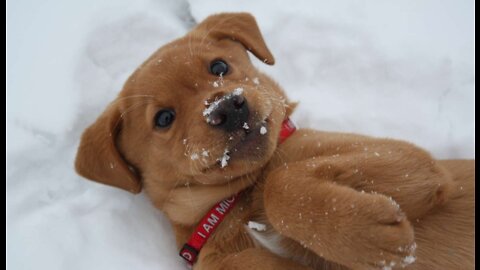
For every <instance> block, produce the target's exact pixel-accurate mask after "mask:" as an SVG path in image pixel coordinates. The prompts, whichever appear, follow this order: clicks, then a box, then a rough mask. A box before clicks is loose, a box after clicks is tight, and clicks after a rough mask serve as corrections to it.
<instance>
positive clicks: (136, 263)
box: [7, 0, 475, 270]
mask: <svg viewBox="0 0 480 270" xmlns="http://www.w3.org/2000/svg"><path fill="white" fill-rule="evenodd" d="M239 2H240V1H227V0H224V1H221V2H219V1H213V0H211V1H210V0H208V1H206V0H201V1H200V0H198V1H190V3H188V2H184V1H173V0H172V1H170V2H168V1H166V0H161V1H148V0H142V1H127V0H111V1H96V0H83V1H61V0H53V1H33V0H31V1H28V0H15V1H9V3H8V54H7V55H8V64H7V67H8V76H7V78H8V93H7V98H8V109H7V112H8V117H7V123H8V131H7V135H8V140H7V146H8V150H7V158H8V166H7V167H8V172H7V193H8V196H7V203H8V206H7V210H8V214H7V217H8V221H7V225H8V232H7V236H8V243H7V248H8V257H7V259H8V263H7V266H8V269H48V270H56V269H117V270H121V269H185V266H184V264H183V262H182V261H181V259H180V258H179V257H178V256H177V251H176V249H175V248H174V239H173V236H172V234H171V228H170V226H169V225H168V222H167V221H166V219H165V218H164V217H163V216H162V214H161V213H160V212H158V211H157V210H155V209H154V208H153V207H151V206H150V204H149V202H148V200H147V199H146V197H145V196H144V195H143V194H142V195H138V196H133V195H130V194H127V193H126V192H123V191H120V190H116V189H113V188H108V187H104V186H101V185H97V184H94V183H92V182H87V181H84V180H83V179H81V178H80V177H79V176H77V175H76V174H75V173H74V171H73V166H72V163H73V158H74V155H75V148H76V146H77V143H78V139H79V135H80V133H81V132H82V130H83V129H84V128H85V127H86V125H87V124H89V123H91V122H92V121H93V120H94V119H95V118H96V116H97V115H98V114H99V112H100V111H101V110H103V108H104V107H105V105H106V104H107V103H108V102H109V101H110V100H112V99H113V97H114V96H115V95H116V93H117V92H118V90H119V89H120V88H121V85H122V83H123V81H124V80H125V79H126V77H127V76H128V75H129V74H130V73H131V72H132V71H133V70H134V68H135V67H136V66H137V65H139V64H140V63H141V62H142V60H144V59H145V58H146V57H147V56H148V55H149V54H150V53H152V52H153V51H154V50H155V49H156V48H157V47H159V46H161V45H162V44H164V43H165V42H167V41H169V40H171V39H173V38H175V37H179V36H181V35H182V34H184V33H185V32H186V31H187V30H188V29H189V28H190V27H191V26H192V25H193V23H194V21H199V20H201V19H203V18H205V17H206V16H207V15H208V14H211V13H213V12H219V11H250V12H252V13H253V14H254V15H255V16H256V17H257V19H258V22H259V24H260V26H261V28H262V30H263V32H264V35H265V38H266V41H267V43H268V45H269V46H270V48H271V50H272V52H273V54H274V55H275V57H276V60H277V64H276V65H275V66H273V67H266V66H264V65H262V64H261V63H257V65H258V66H259V67H260V68H261V69H263V70H265V71H266V72H267V73H269V74H271V75H272V76H273V77H274V78H275V79H277V80H278V81H279V82H280V84H281V85H282V86H283V87H284V88H285V89H286V91H287V92H288V94H289V95H290V96H291V97H292V98H293V99H296V100H298V101H300V102H301V105H300V107H299V110H298V111H297V112H296V114H295V117H294V118H295V119H296V120H297V122H298V123H299V124H300V125H301V126H304V127H307V126H308V127H314V128H318V129H324V130H336V131H346V132H358V133H364V134H370V135H375V136H388V137H394V138H401V139H406V140H410V141H412V142H415V143H417V144H418V145H420V146H422V147H424V148H426V149H428V150H430V151H431V152H432V153H433V154H434V155H435V156H436V157H438V158H460V157H463V158H473V157H474V156H475V150H474V144H475V141H474V135H475V123H474V122H475V117H474V110H475V103H474V97H475V90H474V85H475V70H474V1H473V0H466V1H459V0H448V1H437V0H425V1H418V0H408V1H396V2H395V3H392V2H391V1H383V0H375V1H374V0H369V1H354V0H349V1H335V0H332V1H302V0H295V1H261V0H256V1H248V3H245V4H244V5H241V4H239ZM244 2H247V1H244ZM273 3H275V4H273Z"/></svg>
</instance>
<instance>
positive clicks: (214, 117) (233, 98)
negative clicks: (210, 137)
mask: <svg viewBox="0 0 480 270" xmlns="http://www.w3.org/2000/svg"><path fill="white" fill-rule="evenodd" d="M249 113H250V112H249V110H248V105H247V100H246V99H245V97H244V96H243V95H241V94H238V93H231V94H228V95H225V96H223V97H222V98H220V99H218V100H216V101H214V102H212V103H211V104H210V105H209V107H208V108H207V109H205V111H204V112H203V115H204V116H205V117H206V119H207V123H208V124H210V125H212V126H214V127H218V128H221V129H223V130H225V131H228V132H231V131H234V130H237V129H241V128H242V127H243V125H244V124H245V123H246V122H247V120H248V115H249Z"/></svg>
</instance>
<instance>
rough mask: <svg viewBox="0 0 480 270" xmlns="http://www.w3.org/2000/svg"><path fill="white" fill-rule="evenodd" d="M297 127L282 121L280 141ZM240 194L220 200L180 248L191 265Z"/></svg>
mask: <svg viewBox="0 0 480 270" xmlns="http://www.w3.org/2000/svg"><path fill="white" fill-rule="evenodd" d="M296 129H297V127H296V126H295V124H294V123H293V122H292V120H290V118H288V117H287V118H286V119H285V120H283V122H282V129H281V130H280V136H279V138H278V143H279V144H280V143H282V142H284V141H285V140H286V139H287V138H288V137H290V136H291V135H292V134H293V132H295V130H296ZM238 195H239V194H235V195H233V196H232V197H230V198H227V199H224V200H223V201H220V202H219V203H217V204H216V205H215V206H213V207H212V209H210V211H208V213H207V214H206V215H205V216H204V217H203V218H202V220H200V223H198V225H197V228H195V231H194V232H193V234H192V235H191V236H190V239H189V240H188V242H187V243H185V244H184V245H183V247H182V249H181V250H180V256H181V257H182V258H184V259H185V260H186V261H187V262H188V264H189V265H193V264H194V263H195V261H196V259H197V256H198V253H200V250H201V249H202V247H203V246H204V245H205V243H206V242H207V240H208V238H209V237H210V236H211V235H212V234H213V232H214V231H215V230H216V229H217V227H218V226H219V225H220V223H222V221H223V219H224V218H225V216H226V215H227V214H228V213H229V212H230V210H232V208H233V207H234V206H235V203H236V202H237V199H238Z"/></svg>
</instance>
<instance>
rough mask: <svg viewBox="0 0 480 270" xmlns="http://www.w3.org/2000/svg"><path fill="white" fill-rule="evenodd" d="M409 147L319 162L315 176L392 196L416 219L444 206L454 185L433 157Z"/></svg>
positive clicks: (408, 215)
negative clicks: (389, 152)
mask: <svg viewBox="0 0 480 270" xmlns="http://www.w3.org/2000/svg"><path fill="white" fill-rule="evenodd" d="M408 146H409V147H407V149H403V150H402V149H399V150H398V149H397V150H398V151H395V152H394V153H393V154H390V155H389V154H388V151H385V150H384V148H383V147H382V149H383V151H384V152H381V151H380V149H379V150H378V151H379V152H374V153H377V154H364V153H356V154H352V155H346V156H341V157H338V158H328V159H325V160H323V161H318V162H316V164H315V165H316V166H318V168H317V169H316V170H315V175H316V176H317V177H324V176H328V175H330V176H332V177H333V179H334V180H335V181H336V182H337V183H338V184H341V185H346V186H349V187H352V188H354V189H356V190H358V191H365V192H376V193H381V194H384V195H387V196H389V197H392V198H393V199H394V200H395V201H396V202H397V203H398V204H400V206H401V208H402V211H404V212H405V214H406V215H407V217H408V218H409V219H410V220H415V219H417V218H420V217H422V216H424V215H425V214H426V213H427V212H429V211H430V210H431V209H433V208H434V207H436V206H439V205H443V204H445V202H446V201H448V199H449V197H450V194H451V191H452V190H453V189H454V186H455V183H454V181H453V180H452V178H451V176H450V175H449V173H448V172H447V171H446V170H445V169H444V168H443V167H442V166H440V165H438V164H437V162H436V161H434V160H433V159H432V158H431V157H430V155H428V154H427V153H426V152H424V151H422V150H420V149H418V150H417V149H415V148H413V147H412V146H410V145H408ZM412 152H414V153H415V154H412ZM380 153H381V154H380ZM332 174H333V175H332Z"/></svg>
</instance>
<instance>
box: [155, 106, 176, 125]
mask: <svg viewBox="0 0 480 270" xmlns="http://www.w3.org/2000/svg"><path fill="white" fill-rule="evenodd" d="M154 120H155V126H156V127H159V128H166V127H169V126H170V125H171V124H172V123H173V120H175V111H174V110H172V109H163V110H161V111H159V112H158V113H157V114H156V115H155V119H154Z"/></svg>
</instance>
